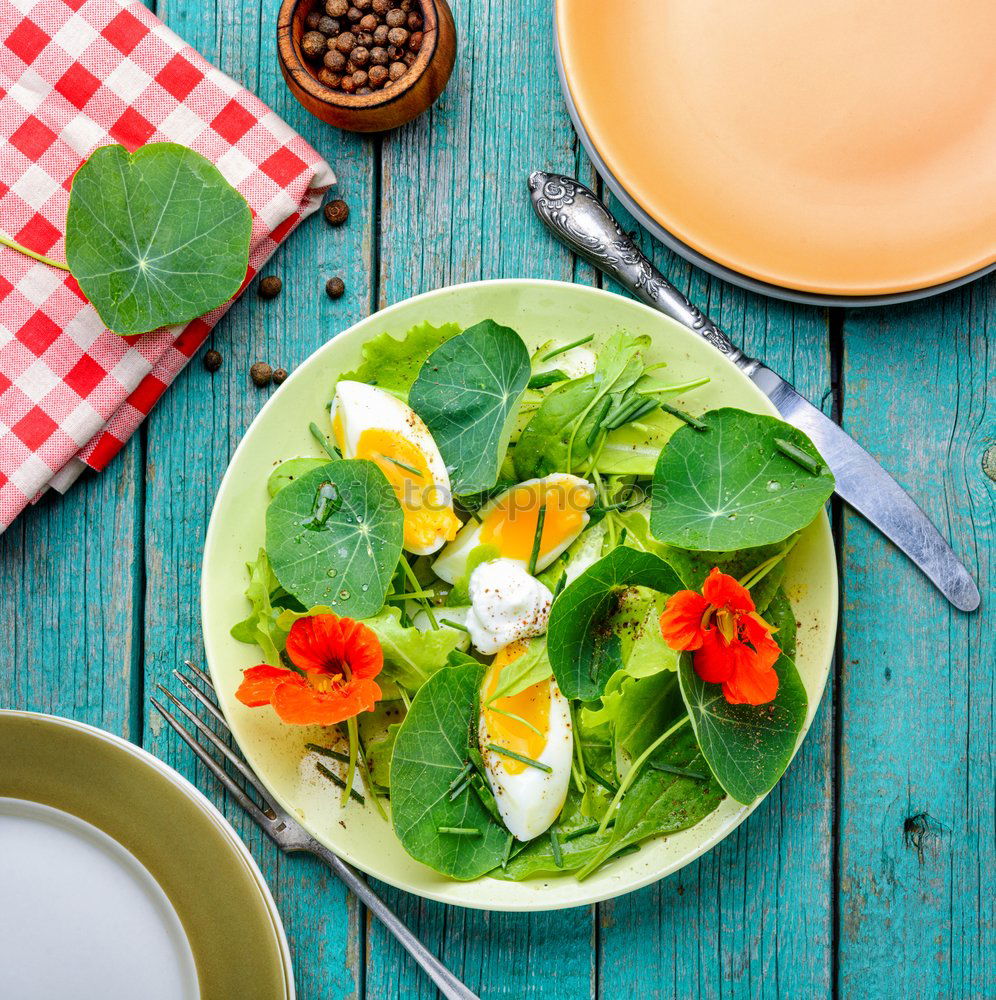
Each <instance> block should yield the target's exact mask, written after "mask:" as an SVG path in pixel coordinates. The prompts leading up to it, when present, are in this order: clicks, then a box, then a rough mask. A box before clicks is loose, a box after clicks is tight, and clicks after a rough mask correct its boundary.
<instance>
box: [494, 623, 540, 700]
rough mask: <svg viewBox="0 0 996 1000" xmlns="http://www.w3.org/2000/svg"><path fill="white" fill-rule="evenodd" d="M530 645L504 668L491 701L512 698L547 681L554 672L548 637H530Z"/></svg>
mask: <svg viewBox="0 0 996 1000" xmlns="http://www.w3.org/2000/svg"><path fill="white" fill-rule="evenodd" d="M528 647H529V648H528V649H527V650H526V651H525V652H524V653H523V654H522V656H520V657H519V658H518V659H515V660H513V661H512V662H511V663H509V664H507V665H506V666H504V667H503V668H502V671H501V674H500V675H499V677H498V687H497V688H495V692H494V694H493V695H491V697H490V698H489V699H488V700H489V702H493V701H496V700H497V699H499V698H511V697H512V696H513V695H516V694H518V693H519V692H520V691H525V690H526V688H528V687H532V686H533V685H534V684H539V682H540V681H545V680H546V679H547V678H548V677H549V676H550V675H551V674H552V673H553V667H551V666H550V657H549V656H548V655H547V650H546V639H545V638H539V639H530V640H528Z"/></svg>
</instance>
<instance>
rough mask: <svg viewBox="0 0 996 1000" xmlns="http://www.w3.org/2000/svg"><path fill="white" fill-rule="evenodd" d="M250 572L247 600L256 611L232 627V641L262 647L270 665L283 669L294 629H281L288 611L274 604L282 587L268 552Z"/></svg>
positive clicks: (248, 565)
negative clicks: (282, 658) (289, 634)
mask: <svg viewBox="0 0 996 1000" xmlns="http://www.w3.org/2000/svg"><path fill="white" fill-rule="evenodd" d="M246 569H247V570H248V571H249V586H248V587H246V597H247V598H248V600H249V603H250V604H251V605H252V611H250V612H249V615H248V616H247V617H246V618H244V619H243V620H242V621H240V622H238V623H237V624H236V625H233V626H232V629H231V635H232V638H233V639H238V641H239V642H245V643H249V644H250V645H256V646H259V648H260V649H261V650H262V651H263V656H264V658H265V660H266V662H267V663H269V664H271V665H273V666H279V665H280V651H281V650H282V649H283V648H284V644H285V643H286V642H287V632H288V630H289V628H290V625H288V626H287V628H284V627H282V626H281V625H280V618H281V616H282V614H283V611H284V609H283V608H280V607H275V606H274V604H273V597H272V595H273V594H275V593H277V592H279V590H280V583H279V581H278V580H277V578H276V576H274V574H273V570H272V569H271V567H270V560H269V559H268V558H267V555H266V549H260V550H259V555H258V556H256V561H255V562H251V563H246Z"/></svg>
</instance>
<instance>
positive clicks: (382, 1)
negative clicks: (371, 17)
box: [373, 0, 391, 17]
mask: <svg viewBox="0 0 996 1000" xmlns="http://www.w3.org/2000/svg"><path fill="white" fill-rule="evenodd" d="M390 9H391V0H373V11H374V13H375V14H380V15H381V17H383V16H384V15H385V14H386V13H387V12H388V11H389V10H390Z"/></svg>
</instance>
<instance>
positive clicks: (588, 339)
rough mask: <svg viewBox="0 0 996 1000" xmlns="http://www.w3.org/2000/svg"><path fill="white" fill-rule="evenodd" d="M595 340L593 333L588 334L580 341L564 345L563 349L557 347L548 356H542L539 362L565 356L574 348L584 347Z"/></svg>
mask: <svg viewBox="0 0 996 1000" xmlns="http://www.w3.org/2000/svg"><path fill="white" fill-rule="evenodd" d="M594 339H595V335H594V334H593V333H589V334H588V336H587V337H582V338H581V339H580V340H574V341H572V342H571V343H569V344H564V346H563V347H557V348H555V349H554V350H552V351H550V352H549V353H548V354H544V355H543V357H541V358H540V361H552V360H553V358H556V357H557V356H559V355H561V354H566V353H567V352H568V351H573V350H574V348H575V347H584V345H585V344H590V343H591V342H592V341H593V340H594Z"/></svg>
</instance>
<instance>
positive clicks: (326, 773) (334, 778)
mask: <svg viewBox="0 0 996 1000" xmlns="http://www.w3.org/2000/svg"><path fill="white" fill-rule="evenodd" d="M315 767H316V768H318V773H319V774H320V775H322V776H323V777H325V778H328V779H329V781H331V782H332V784H333V785H335V786H336V787H337V788H341V789H342V790H343V791H345V790H346V782H345V781H343V780H342V778H340V777H339V775H338V774H336V773H335V771H330V770H329V769H328V768H327V767H326V766H325V765H324V764H315ZM349 797H350V798H351V799H355V800H356V801H357V802H359V804H360V805H361V806H362V805H365V804H366V799H364V798H363V796H362V795H361V794H360V793H359V792H358V791H357V790H356V789H355V788H351V789H350V790H349Z"/></svg>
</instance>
